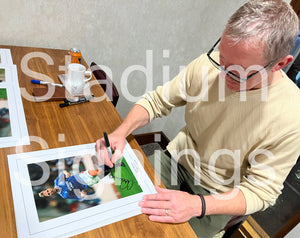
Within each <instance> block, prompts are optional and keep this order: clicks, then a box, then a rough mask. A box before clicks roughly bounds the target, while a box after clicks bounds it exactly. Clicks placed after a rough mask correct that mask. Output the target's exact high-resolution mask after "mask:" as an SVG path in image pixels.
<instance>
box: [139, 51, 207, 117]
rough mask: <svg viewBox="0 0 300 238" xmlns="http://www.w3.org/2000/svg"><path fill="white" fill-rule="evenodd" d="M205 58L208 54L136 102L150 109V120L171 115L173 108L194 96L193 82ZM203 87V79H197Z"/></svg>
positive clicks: (184, 103) (203, 64)
mask: <svg viewBox="0 0 300 238" xmlns="http://www.w3.org/2000/svg"><path fill="white" fill-rule="evenodd" d="M205 59H206V55H201V56H200V57H198V58H197V59H195V60H194V61H192V62H191V63H190V64H189V65H188V66H187V67H186V68H185V69H184V70H183V71H181V72H180V73H179V74H178V75H177V76H176V77H175V78H173V79H172V80H171V81H169V82H167V83H165V84H164V85H163V86H159V87H157V88H156V90H154V91H152V92H148V93H146V94H144V95H143V96H142V99H141V100H140V101H138V102H137V103H136V104H138V105H140V106H142V107H144V108H145V109H146V110H147V111H148V113H149V116H150V121H152V120H153V119H155V118H158V117H162V116H167V115H169V114H170V112H171V110H172V108H174V107H180V106H184V105H186V103H187V101H188V100H190V99H191V98H193V96H191V95H189V94H190V93H191V92H190V91H191V87H192V83H191V82H192V80H193V77H194V74H195V71H196V72H201V67H202V66H203V67H205V63H204V62H205ZM201 87H202V81H201V80H197V88H199V89H201Z"/></svg>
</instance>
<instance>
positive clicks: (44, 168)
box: [8, 142, 156, 238]
mask: <svg viewBox="0 0 300 238" xmlns="http://www.w3.org/2000/svg"><path fill="white" fill-rule="evenodd" d="M137 154H138V153H137ZM137 154H136V152H135V151H133V150H132V148H131V147H130V145H129V144H128V143H127V142H126V145H125V148H124V151H123V157H122V158H121V159H120V160H118V161H117V162H116V163H115V166H114V167H113V168H108V167H106V166H104V165H101V164H98V162H97V159H96V158H95V143H91V144H84V145H76V146H70V147H61V148H55V149H44V150H40V151H32V152H26V153H19V154H12V155H8V165H9V173H10V180H11V190H12V194H13V203H14V211H15V219H16V226H17V232H18V237H20V238H22V237H26V238H40V237H60V238H61V237H70V236H74V235H77V234H80V233H83V232H87V231H90V230H93V229H96V228H99V227H102V226H106V225H108V224H111V223H114V222H118V221H121V220H124V219H127V218H129V217H132V216H136V215H138V214H141V209H140V207H139V206H138V204H139V202H140V201H142V200H143V196H144V195H145V194H151V193H156V190H155V187H154V185H153V183H152V181H151V180H150V178H149V177H148V175H147V173H146V172H145V170H144V168H143V165H142V163H141V162H140V160H139V159H138V158H137Z"/></svg>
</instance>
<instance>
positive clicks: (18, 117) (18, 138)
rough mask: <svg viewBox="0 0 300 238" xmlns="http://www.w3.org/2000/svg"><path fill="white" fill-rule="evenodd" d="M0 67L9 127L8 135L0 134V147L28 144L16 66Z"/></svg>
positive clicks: (0, 87) (1, 86)
mask: <svg viewBox="0 0 300 238" xmlns="http://www.w3.org/2000/svg"><path fill="white" fill-rule="evenodd" d="M0 69H3V70H4V72H5V80H4V81H3V82H0V89H1V90H5V91H6V94H7V104H8V110H9V120H10V127H11V133H10V134H9V135H7V136H6V135H4V136H0V148H4V147H11V146H18V145H29V144H30V140H29V135H28V129H27V124H26V119H25V114H24V108H23V103H22V98H21V93H20V88H19V82H18V74H17V67H16V65H9V66H0ZM0 101H1V100H0ZM0 103H1V102H0ZM0 106H1V105H0ZM1 108H2V107H1ZM1 108H0V109H1Z"/></svg>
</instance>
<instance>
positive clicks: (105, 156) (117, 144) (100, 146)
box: [95, 134, 125, 168]
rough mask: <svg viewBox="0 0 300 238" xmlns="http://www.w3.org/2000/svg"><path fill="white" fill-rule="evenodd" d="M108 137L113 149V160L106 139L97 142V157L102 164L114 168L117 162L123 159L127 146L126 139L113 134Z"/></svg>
mask: <svg viewBox="0 0 300 238" xmlns="http://www.w3.org/2000/svg"><path fill="white" fill-rule="evenodd" d="M108 137H109V141H110V146H111V149H112V150H113V154H112V157H111V158H110V155H109V152H108V150H107V147H106V144H105V140H104V138H101V139H99V140H97V141H96V145H95V149H96V156H97V159H98V161H99V162H100V164H102V165H103V164H105V165H107V166H109V167H110V168H112V167H113V164H114V163H116V161H117V160H118V159H120V158H121V157H122V153H123V149H124V146H125V138H123V137H119V136H113V135H112V134H110V135H109V136H108Z"/></svg>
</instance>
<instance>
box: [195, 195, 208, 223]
mask: <svg viewBox="0 0 300 238" xmlns="http://www.w3.org/2000/svg"><path fill="white" fill-rule="evenodd" d="M197 195H198V196H199V197H200V199H201V203H202V211H201V215H200V216H198V217H197V218H198V219H201V218H203V217H204V216H205V212H206V203H205V200H204V196H203V194H197Z"/></svg>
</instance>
